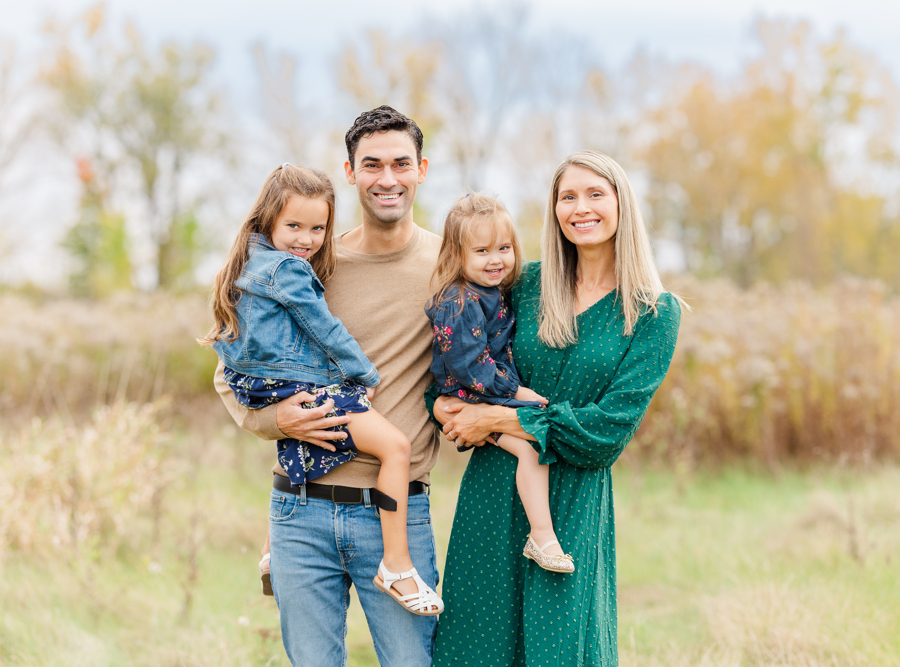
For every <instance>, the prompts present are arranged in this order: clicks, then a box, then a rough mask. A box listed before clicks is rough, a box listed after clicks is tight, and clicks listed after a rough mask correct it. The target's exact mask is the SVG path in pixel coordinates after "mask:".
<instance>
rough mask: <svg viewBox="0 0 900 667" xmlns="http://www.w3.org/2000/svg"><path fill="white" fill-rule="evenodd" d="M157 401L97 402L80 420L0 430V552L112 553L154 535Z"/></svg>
mask: <svg viewBox="0 0 900 667" xmlns="http://www.w3.org/2000/svg"><path fill="white" fill-rule="evenodd" d="M158 413H159V407H158V405H155V404H151V403H147V404H145V405H142V406H139V405H137V404H131V403H129V404H126V403H117V404H115V405H112V406H101V407H100V408H98V409H96V410H95V411H94V412H93V414H92V415H91V417H90V419H89V420H88V421H87V423H85V424H82V425H79V426H75V425H73V424H68V423H66V422H64V421H63V420H62V419H60V418H59V417H56V418H52V419H46V420H43V419H40V418H37V417H35V418H34V419H33V420H32V422H31V423H30V424H28V425H27V426H24V427H22V428H19V429H17V430H14V431H12V432H4V433H3V434H0V459H2V461H3V465H2V466H0V554H2V553H3V552H4V551H5V550H6V549H9V548H12V549H16V550H19V551H25V552H37V553H43V554H47V553H52V552H66V553H70V554H73V555H78V554H84V553H91V554H95V555H98V556H103V557H111V556H114V555H115V554H116V552H117V551H118V549H119V547H120V546H121V545H123V543H129V542H131V543H133V544H136V543H137V542H138V541H139V539H141V538H143V540H146V539H147V538H150V539H153V537H154V536H158V533H159V530H160V527H159V522H160V520H161V516H160V502H161V494H162V491H163V489H164V488H165V487H166V485H167V484H168V483H169V482H170V481H171V480H172V479H173V477H174V475H175V473H176V469H177V467H178V466H177V465H176V464H175V463H174V462H173V461H170V460H168V450H167V447H166V438H165V436H164V434H163V433H161V430H160V426H159V414H158Z"/></svg>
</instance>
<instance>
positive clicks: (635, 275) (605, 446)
mask: <svg viewBox="0 0 900 667" xmlns="http://www.w3.org/2000/svg"><path fill="white" fill-rule="evenodd" d="M542 257H543V261H542V262H533V263H530V264H529V265H528V266H527V267H526V271H525V273H524V274H523V276H522V278H521V279H520V280H519V282H518V283H517V284H516V286H515V287H514V289H513V294H512V305H513V308H514V310H515V311H516V313H517V321H518V329H517V332H516V336H515V340H514V343H513V353H514V357H515V360H516V365H517V366H518V370H519V373H520V375H521V379H522V383H523V385H524V386H527V387H529V388H531V389H533V390H534V391H536V392H538V393H539V394H541V395H543V396H546V397H547V398H549V400H550V404H549V406H548V407H547V408H546V409H544V408H533V407H528V408H518V409H513V408H508V407H505V406H499V405H488V404H475V405H472V404H466V403H463V402H462V401H458V400H456V399H452V398H448V397H441V398H439V399H437V401H436V403H435V404H434V414H435V417H436V418H437V419H438V420H439V421H441V422H443V423H444V433H446V434H447V436H448V437H449V438H450V439H451V440H455V442H456V444H457V446H458V447H459V446H465V445H469V444H483V441H484V440H485V438H487V437H488V435H489V434H490V433H492V432H498V431H499V432H502V433H508V434H510V435H514V436H518V437H520V438H525V439H527V440H530V441H532V443H533V446H534V448H535V449H536V450H537V451H538V452H539V455H540V461H541V463H543V464H552V465H550V508H551V512H552V515H553V518H554V522H555V524H556V527H557V534H558V536H559V539H560V542H561V543H562V544H565V545H566V548H567V550H569V553H570V555H571V556H572V557H573V559H574V563H575V573H574V574H572V575H567V576H564V577H561V576H559V575H557V574H553V573H551V572H547V571H545V570H543V569H540V568H538V567H537V566H535V565H534V564H533V563H531V561H529V560H526V559H525V558H524V557H523V556H522V545H523V544H525V538H526V533H527V530H528V528H527V527H528V523H527V520H526V517H525V514H524V511H523V509H522V504H521V502H520V501H519V498H518V496H517V494H516V487H515V466H516V459H515V458H514V457H512V456H509V455H508V454H507V453H506V452H504V451H502V450H500V449H499V448H497V447H490V446H488V447H480V448H478V449H476V450H475V451H474V452H473V454H472V458H471V460H470V461H469V465H468V467H467V468H466V472H465V475H464V476H463V480H462V485H461V486H460V492H459V501H458V504H457V508H456V516H455V518H454V521H453V531H452V534H451V536H450V546H449V549H448V556H447V564H446V568H445V581H444V587H443V590H444V597H445V601H446V604H447V611H446V612H445V613H444V615H443V617H442V618H441V620H440V623H439V624H438V637H437V644H436V647H435V658H434V665H435V666H436V667H445V666H448V665H484V666H490V667H502V666H506V665H509V666H511V667H512V666H523V667H524V666H525V665H529V666H544V665H554V666H555V665H565V666H567V667H568V666H570V665H592V666H599V665H604V666H605V667H609V666H610V665H616V664H618V652H617V646H616V571H615V567H616V560H615V525H614V517H613V502H612V479H611V476H610V466H612V464H613V463H614V462H615V460H616V459H617V458H618V457H619V454H621V452H622V450H623V449H624V447H625V445H627V444H628V442H629V441H630V440H631V438H632V436H633V435H634V433H635V431H636V430H637V428H638V426H639V425H640V422H641V419H642V418H643V416H644V413H645V412H646V411H647V407H648V405H649V404H650V399H651V398H652V397H653V394H654V393H655V392H656V389H657V388H658V387H659V385H660V383H661V382H662V380H663V378H664V377H665V374H666V371H667V369H668V367H669V362H670V360H671V358H672V353H673V351H674V349H675V340H676V338H677V334H678V325H679V322H680V318H681V310H682V308H683V307H684V306H683V303H682V302H681V300H680V299H679V298H678V297H676V296H673V295H672V294H669V293H666V292H664V291H663V286H662V283H661V282H660V279H659V274H658V272H657V270H656V266H655V264H654V262H653V254H652V251H651V248H650V242H649V239H648V237H647V232H646V229H645V228H644V223H643V220H642V219H641V215H640V212H639V211H638V208H637V204H636V201H635V196H634V193H633V191H632V189H631V185H630V184H629V182H628V179H627V177H626V176H625V173H624V171H622V168H621V167H620V166H619V165H618V164H617V163H616V162H615V161H614V160H612V159H611V158H609V157H607V156H606V155H603V154H601V153H597V152H594V151H584V152H581V153H576V154H575V155H572V156H570V157H569V158H567V159H566V160H565V161H564V162H563V163H562V164H561V165H560V166H559V168H558V169H557V170H556V174H555V175H554V177H553V183H552V186H551V191H550V201H549V206H548V208H547V215H546V219H545V222H544V229H543V237H542ZM435 397H436V394H434V395H432V396H431V397H430V398H429V402H430V401H432V400H434V398H435Z"/></svg>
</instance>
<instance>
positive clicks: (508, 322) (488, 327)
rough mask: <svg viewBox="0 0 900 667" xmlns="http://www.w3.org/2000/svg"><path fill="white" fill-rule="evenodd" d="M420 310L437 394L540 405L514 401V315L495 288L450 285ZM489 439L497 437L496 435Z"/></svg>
mask: <svg viewBox="0 0 900 667" xmlns="http://www.w3.org/2000/svg"><path fill="white" fill-rule="evenodd" d="M425 314H426V315H428V318H429V319H430V320H431V323H432V326H433V329H432V330H433V339H432V344H431V353H432V362H431V371H432V373H434V379H435V382H436V383H437V386H438V389H439V391H440V393H441V394H449V395H451V396H456V397H457V398H461V399H462V400H464V401H467V402H469V403H492V404H494V405H506V406H508V407H511V408H524V407H541V404H540V403H537V402H535V401H519V400H516V399H515V395H516V392H517V391H518V390H519V386H520V385H521V384H522V382H521V381H520V380H519V373H518V372H517V371H516V365H515V363H514V362H513V355H512V345H511V343H512V337H513V331H514V329H515V324H516V315H515V313H514V312H513V311H512V310H511V309H510V308H509V306H507V305H506V299H505V298H504V297H503V293H502V291H501V290H500V288H499V287H481V286H476V285H473V284H472V283H466V284H465V286H463V288H462V289H459V288H457V287H452V288H450V289H448V290H447V293H446V294H444V297H443V298H442V299H441V301H440V302H438V303H432V304H430V305H429V306H427V307H426V308H425ZM492 437H494V439H495V440H496V439H497V438H498V437H500V434H499V433H493V434H492ZM457 449H459V451H465V450H466V449H470V448H469V447H458V448H457Z"/></svg>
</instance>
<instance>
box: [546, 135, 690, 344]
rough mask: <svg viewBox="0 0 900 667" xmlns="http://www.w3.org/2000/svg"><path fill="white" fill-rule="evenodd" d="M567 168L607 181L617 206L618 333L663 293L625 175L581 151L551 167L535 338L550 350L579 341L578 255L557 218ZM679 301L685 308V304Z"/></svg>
mask: <svg viewBox="0 0 900 667" xmlns="http://www.w3.org/2000/svg"><path fill="white" fill-rule="evenodd" d="M569 167H581V168H583V169H588V170H590V171H592V172H594V173H595V174H597V175H598V176H602V177H603V178H605V179H606V180H608V181H609V182H610V184H611V185H612V186H613V188H614V189H615V192H616V198H617V200H618V208H619V221H618V228H617V229H616V235H615V246H614V248H615V256H616V265H615V268H616V285H617V290H618V294H617V295H616V299H617V300H618V301H619V302H620V303H621V304H622V312H623V314H624V316H625V329H624V331H623V334H624V335H626V336H629V335H631V332H632V331H633V330H634V325H635V324H636V323H637V320H638V318H639V317H640V316H641V315H642V314H643V313H644V312H646V311H647V310H648V309H649V310H652V311H654V312H655V310H656V302H657V299H659V295H660V294H662V293H663V292H664V291H665V289H664V288H663V285H662V281H661V280H660V278H659V271H657V269H656V263H655V262H654V260H653V249H652V248H651V246H650V237H649V236H648V235H647V229H646V226H645V225H644V219H643V218H642V217H641V212H640V210H638V205H637V198H636V197H635V195H634V190H632V189H631V183H629V181H628V177H627V176H626V175H625V171H624V170H623V169H622V167H620V166H619V164H618V163H617V162H616V161H615V160H613V159H612V158H611V157H609V156H608V155H604V154H603V153H600V152H598V151H581V152H579V153H575V154H574V155H570V156H569V157H567V158H566V159H565V160H563V162H562V164H560V165H559V167H557V169H556V173H555V174H554V175H553V182H552V184H551V186H550V199H549V201H548V204H547V214H546V216H545V218H544V229H543V232H542V234H541V298H540V311H539V315H538V319H539V328H538V338H540V339H541V341H542V342H543V343H544V344H545V345H548V346H550V347H557V348H559V347H566V346H568V345H572V344H573V343H575V342H577V340H578V323H577V321H576V319H575V289H576V285H575V283H576V279H577V268H578V252H577V250H576V248H575V244H573V243H572V242H571V241H569V240H568V239H567V238H566V237H565V236H564V235H563V233H562V228H561V227H560V224H559V218H557V217H556V200H557V198H558V197H559V182H560V180H562V176H563V174H564V173H565V172H566V170H567V169H568V168H569ZM676 299H678V302H679V303H680V304H681V306H682V308H685V307H686V306H685V304H684V302H683V301H682V300H681V299H680V298H679V297H676Z"/></svg>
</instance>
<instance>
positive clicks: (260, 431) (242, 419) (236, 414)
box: [213, 359, 286, 440]
mask: <svg viewBox="0 0 900 667" xmlns="http://www.w3.org/2000/svg"><path fill="white" fill-rule="evenodd" d="M213 382H214V384H215V387H216V392H217V393H218V394H219V398H221V399H222V402H223V403H224V404H225V408H226V409H227V410H228V413H229V414H230V415H231V418H232V419H234V421H235V423H236V424H237V425H238V426H240V427H241V428H242V429H244V430H245V431H249V432H250V433H252V434H253V435H255V436H256V437H258V438H262V439H263V440H281V439H282V438H285V437H286V436H285V435H284V433H282V432H281V431H279V430H278V426H277V424H276V421H275V410H276V409H277V406H275V405H270V406H269V407H267V408H261V409H259V410H250V409H249V408H245V407H244V406H243V405H241V404H240V403H238V400H237V399H236V398H235V397H234V392H233V391H232V390H231V387H229V386H228V383H227V382H225V364H223V363H222V360H221V359H219V364H218V365H217V366H216V374H215V377H214V380H213Z"/></svg>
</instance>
